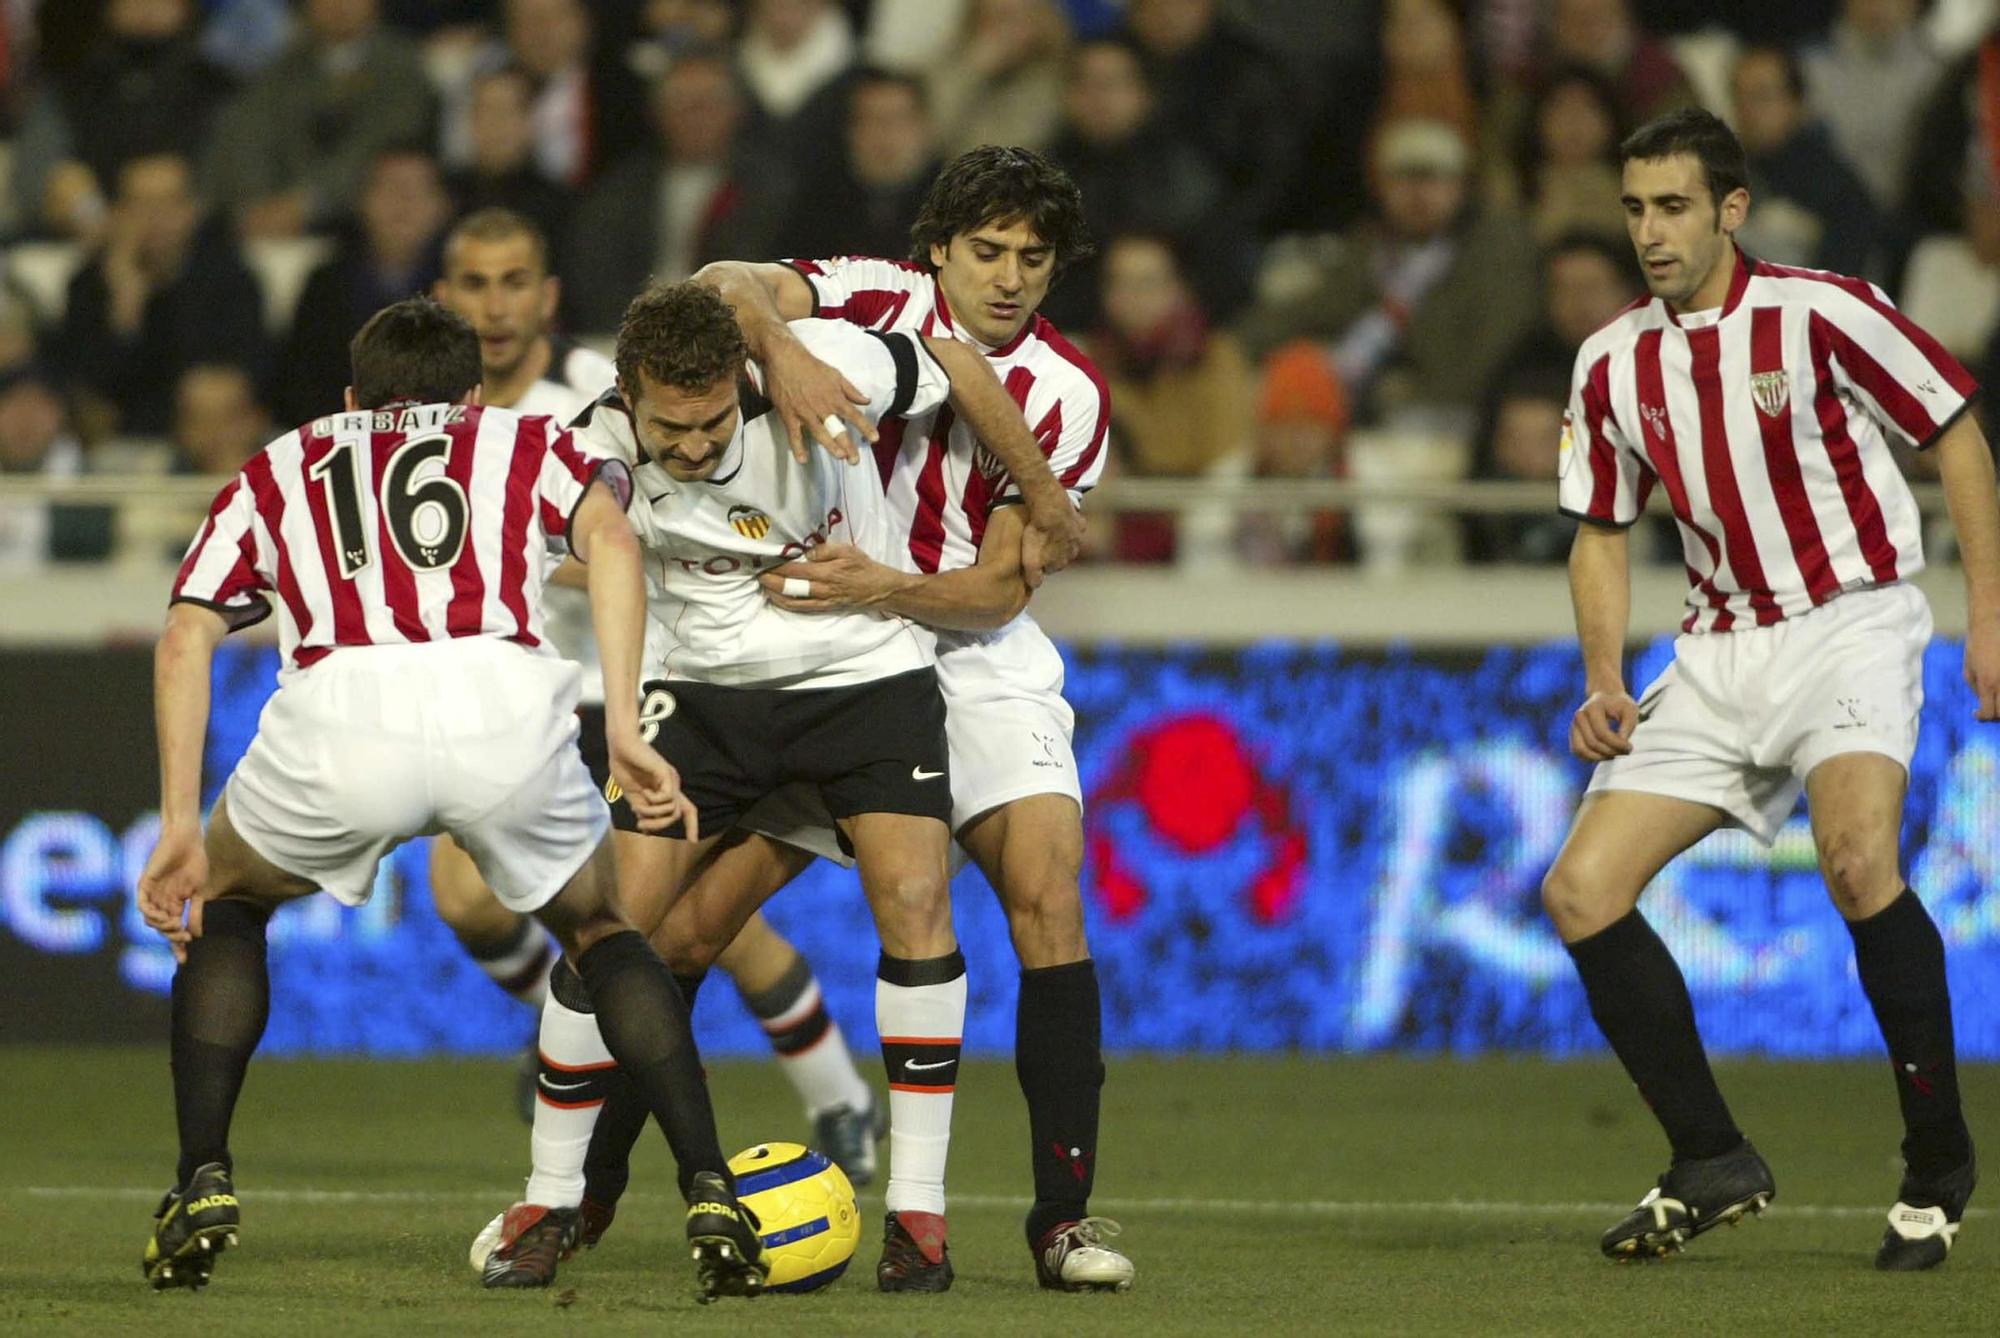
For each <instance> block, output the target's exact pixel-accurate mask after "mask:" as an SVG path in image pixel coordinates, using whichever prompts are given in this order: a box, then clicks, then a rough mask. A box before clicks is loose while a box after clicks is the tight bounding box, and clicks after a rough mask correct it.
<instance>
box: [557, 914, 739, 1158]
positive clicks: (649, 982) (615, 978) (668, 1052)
mask: <svg viewBox="0 0 2000 1338" xmlns="http://www.w3.org/2000/svg"><path fill="white" fill-rule="evenodd" d="M576 968H577V974H579V975H580V976H582V977H583V983H584V986H585V987H586V988H587V989H589V991H590V1001H591V1004H592V1006H593V1007H594V1008H595V1009H596V1012H597V1030H598V1032H599V1033H600V1034H601V1035H602V1036H603V1037H604V1047H605V1049H607V1050H609V1051H610V1052H611V1057H612V1058H613V1059H615V1060H617V1061H618V1068H619V1071H620V1072H621V1073H623V1074H624V1075H625V1080H626V1082H627V1083H629V1084H630V1085H631V1088H632V1090H633V1091H634V1092H635V1093H636V1094H637V1095H638V1097H639V1099H640V1100H641V1101H642V1102H643V1103H644V1105H645V1106H646V1107H647V1109H648V1110H650V1111H651V1113H652V1115H653V1117H654V1118H655V1119H657V1120H658V1121H659V1122H660V1128H661V1129H663V1130H665V1131H666V1135H667V1145H668V1146H669V1147H671V1148H672V1149H673V1152H674V1162H675V1164H676V1166H677V1167H678V1168H679V1179H680V1187H681V1194H682V1196H683V1197H685V1196H686V1195H687V1193H688V1190H689V1188H690V1187H691V1186H692V1185H693V1183H694V1177H695V1176H696V1175H697V1174H699V1173H701V1172H703V1171H713V1172H715V1173H716V1174H718V1175H720V1176H722V1178H723V1179H724V1180H725V1181H730V1175H729V1166H728V1163H727V1162H725V1161H724V1160H723V1156H722V1147H721V1144H720V1142H719V1141H718V1140H717V1138H716V1134H715V1111H714V1109H713V1108H712V1107H711V1106H710V1105H709V1101H708V1079H707V1078H706V1077H704V1076H703V1074H702V1071H701V1056H700V1055H699V1054H698V1053H696V1051H695V1044H694V1033H693V1032H692V1031H691V1030H690V1029H689V1027H688V1010H687V1003H686V1002H685V1001H684V1000H683V999H682V997H681V992H680V990H679V989H677V988H675V985H674V977H673V973H671V972H670V971H668V970H667V964H666V963H665V962H663V961H661V960H660V959H659V957H658V956H657V955H656V954H655V953H654V952H653V950H652V948H651V947H649V946H648V945H647V943H646V940H645V938H644V937H643V936H642V935H640V934H639V933H638V932H637V931H636V930H631V929H626V930H621V931H620V932H618V933H616V934H612V935H611V936H610V937H608V938H604V939H601V940H599V941H598V942H597V943H596V944H595V945H594V946H592V947H591V949H590V951H588V952H586V953H584V954H583V955H582V956H581V957H579V958H578V959H577V961H576ZM610 1108H611V1102H610V1101H606V1102H605V1110H606V1113H609V1111H610ZM603 1122H604V1121H603V1118H602V1117H601V1116H600V1118H599V1120H598V1123H599V1125H600V1126H601V1125H602V1124H603ZM731 1183H733V1181H731Z"/></svg>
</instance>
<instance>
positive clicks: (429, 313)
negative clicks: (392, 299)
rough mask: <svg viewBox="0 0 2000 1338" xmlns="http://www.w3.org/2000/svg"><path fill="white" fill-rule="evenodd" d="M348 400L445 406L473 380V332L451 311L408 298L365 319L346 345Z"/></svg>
mask: <svg viewBox="0 0 2000 1338" xmlns="http://www.w3.org/2000/svg"><path fill="white" fill-rule="evenodd" d="M347 356H348V362H349V365H350V367H351V369H352V374H353V377H354V381H353V385H354V399H355V402H356V403H357V404H359V405H360V406H361V407H362V408H364V409H379V408H381V407H382V406H383V405H385V404H394V403H396V402H398V401H408V402H410V403H413V404H449V403H452V402H454V401H456V400H460V399H463V398H464V397H465V394H466V392H468V391H470V390H471V389H472V388H473V387H474V386H477V385H478V384H479V378H480V365H479V336H478V335H477V334H476V333H474V332H473V329H472V326H471V324H470V323H469V322H468V321H467V320H466V319H465V318H464V317H463V316H460V315H459V314H458V313H457V312H455V311H452V310H450V309H449V308H447V307H444V306H442V305H440V304H439V303H437V302H435V301H433V300H432V299H430V298H428V297H408V298H404V299H403V300H402V301H401V302H397V303H395V304H393V305H391V306H386V307H384V308H382V309H381V310H380V311H378V312H376V313H375V314H374V315H373V316H370V317H369V318H368V323H367V324H366V325H364V326H362V327H361V332H360V333H359V334H357V335H355V336H354V339H353V342H351V343H349V344H348V346H347Z"/></svg>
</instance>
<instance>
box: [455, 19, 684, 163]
mask: <svg viewBox="0 0 2000 1338" xmlns="http://www.w3.org/2000/svg"><path fill="white" fill-rule="evenodd" d="M505 15H506V18H505V24H504V32H505V43H504V45H502V44H495V47H494V48H493V49H491V50H489V51H488V53H487V55H486V61H487V68H489V69H492V68H497V67H499V66H503V65H509V66H513V67H515V68H517V69H519V70H520V71H521V72H522V73H523V74H525V75H526V76H527V81H528V82H527V87H528V95H529V111H528V117H529V143H530V145H531V149H530V157H531V158H532V160H533V163H534V166H535V168H536V170H537V171H539V172H540V173H541V174H542V175H543V176H544V177H546V178H548V179H549V180H550V181H557V182H561V183H563V184H564V185H567V186H571V187H580V186H583V185H585V184H586V183H588V182H589V181H590V180H591V179H592V178H593V177H595V176H596V175H597V173H598V172H600V171H602V170H603V169H604V168H605V167H606V166H607V165H608V164H610V163H613V162H616V161H618V160H619V159H620V158H622V157H624V156H625V155H626V154H627V153H629V152H631V151H632V150H633V149H635V148H638V147H639V146H640V145H641V144H642V143H644V141H645V131H644V124H643V122H642V121H640V120H639V119H638V118H635V117H634V116H632V115H631V109H632V108H633V107H636V106H638V105H639V103H640V102H641V101H643V99H644V97H645V92H644V90H643V89H642V88H641V87H640V86H639V83H638V81H637V79H635V78H634V77H633V75H632V73H631V71H630V70H629V69H627V68H626V66H625V65H624V64H623V62H621V61H618V60H617V59H616V58H615V57H614V58H611V59H605V60H599V59H596V58H595V57H594V56H593V51H594V50H595V45H594V38H593V33H592V26H591V25H592V20H591V14H590V10H589V9H588V8H587V7H586V6H585V5H584V4H583V2H582V0H507V3H506V7H505ZM469 119H470V118H469V116H468V117H467V120H469ZM467 132H468V133H467V138H468V139H469V138H470V126H469V125H468V127H467ZM452 142H453V143H454V144H456V143H458V142H459V141H458V140H457V139H456V138H455V139H454V140H453V141H452ZM455 156H456V155H455V154H454V157H455Z"/></svg>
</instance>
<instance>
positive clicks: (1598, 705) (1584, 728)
mask: <svg viewBox="0 0 2000 1338" xmlns="http://www.w3.org/2000/svg"><path fill="white" fill-rule="evenodd" d="M1638 724H1639V703H1637V702H1635V701H1633V700H1632V697H1631V694H1630V693H1627V692H1625V691H1624V690H1623V689H1620V690H1619V691H1617V692H1593V693H1591V694H1590V696H1589V697H1587V698H1585V699H1584V703H1583V705H1581V706H1579V707H1577V708H1576V715H1575V716H1573V717H1571V719H1570V722H1569V750H1570V751H1571V752H1573V753H1575V754H1576V755H1577V756H1578V757H1580V758H1582V759H1583V760H1584V761H1586V762H1608V761H1610V760H1611V759H1612V758H1614V757H1622V756H1624V755H1625V754H1626V753H1629V752H1631V751H1632V731H1633V730H1634V729H1636V728H1637V727H1638Z"/></svg>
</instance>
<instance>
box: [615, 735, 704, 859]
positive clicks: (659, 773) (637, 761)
mask: <svg viewBox="0 0 2000 1338" xmlns="http://www.w3.org/2000/svg"><path fill="white" fill-rule="evenodd" d="M607 742H608V743H609V745H610V746H609V752H610V754H611V778H612V779H613V780H615V781H617V782H618V788H619V789H621V790H623V791H625V799H626V802H627V803H629V804H631V805H632V812H633V814H634V815H635V816H637V817H638V819H639V830H640V831H642V832H657V831H664V830H665V829H666V828H668V827H671V826H673V825H674V824H675V823H676V822H685V823H686V824H687V839H688V840H690V841H699V840H700V839H701V813H700V811H699V810H697V809H696V808H695V806H694V804H693V802H692V801H691V800H689V799H688V797H687V796H686V795H685V794H683V793H682V792H681V775H680V773H679V772H678V771H675V770H674V768H673V765H672V763H670V762H668V761H667V759H666V758H664V757H661V756H660V755H659V753H657V752H655V751H654V750H653V745H652V744H650V743H647V742H646V741H645V740H644V739H642V738H640V737H639V734H638V731H637V730H633V731H632V732H631V733H629V734H619V735H616V736H614V737H612V738H611V739H609V740H608V741H607Z"/></svg>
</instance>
